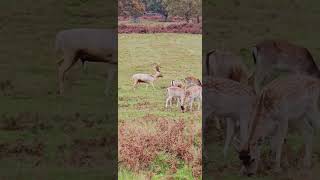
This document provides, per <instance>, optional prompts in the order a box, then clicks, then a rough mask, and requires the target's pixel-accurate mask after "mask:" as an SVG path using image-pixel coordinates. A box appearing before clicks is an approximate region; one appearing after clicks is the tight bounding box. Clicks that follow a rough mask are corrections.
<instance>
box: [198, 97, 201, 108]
mask: <svg viewBox="0 0 320 180" xmlns="http://www.w3.org/2000/svg"><path fill="white" fill-rule="evenodd" d="M201 105H202V101H201V99H199V104H198V111H200V108H201Z"/></svg>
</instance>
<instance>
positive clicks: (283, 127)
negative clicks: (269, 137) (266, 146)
mask: <svg viewBox="0 0 320 180" xmlns="http://www.w3.org/2000/svg"><path fill="white" fill-rule="evenodd" d="M287 132H288V119H287V118H286V117H285V118H283V119H282V120H280V124H279V127H278V129H277V135H276V137H275V138H276V139H275V143H276V144H275V150H276V152H275V153H276V157H275V165H274V170H275V172H279V171H281V166H280V161H281V153H282V146H283V143H284V140H285V138H286V135H287Z"/></svg>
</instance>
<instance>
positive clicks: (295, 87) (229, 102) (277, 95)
mask: <svg viewBox="0 0 320 180" xmlns="http://www.w3.org/2000/svg"><path fill="white" fill-rule="evenodd" d="M80 37H81V38H80ZM106 39H110V41H107V40H106ZM116 42H117V40H116V32H115V31H112V30H99V29H73V30H66V31H62V32H60V33H58V34H57V36H56V42H55V47H56V51H57V53H58V54H59V55H60V56H59V57H60V58H61V60H60V61H59V62H58V80H59V93H61V94H62V93H63V92H64V85H63V81H64V78H65V74H66V73H67V71H68V70H69V69H70V68H71V67H72V66H73V65H74V64H75V63H76V62H77V61H79V60H81V62H82V63H83V65H84V63H85V62H105V63H108V64H109V67H110V69H109V70H108V80H107V82H109V81H111V80H112V79H114V77H115V71H116V70H115V69H116V65H117V50H116V47H117V44H116ZM250 52H251V53H252V59H253V62H254V71H253V72H249V70H248V68H247V66H246V65H245V64H244V62H243V60H242V58H241V56H238V55H236V54H234V53H231V52H227V51H224V50H217V49H214V50H211V51H209V52H208V53H207V54H206V58H205V59H204V63H203V65H204V69H203V70H204V72H203V84H202V83H201V81H200V80H199V79H197V78H195V77H193V76H189V77H186V78H184V79H182V80H172V81H171V83H170V86H169V87H168V88H166V94H167V98H166V102H165V107H166V108H168V107H169V106H172V101H173V100H176V101H177V106H180V108H181V111H182V112H185V110H187V108H188V107H189V110H190V111H192V107H193V103H194V102H195V101H198V102H199V104H198V110H200V107H201V104H202V96H204V98H205V101H204V104H203V109H204V111H203V129H204V133H206V132H208V131H206V129H207V122H208V121H209V120H210V119H213V120H215V121H216V123H217V124H219V122H220V121H222V122H223V121H225V122H226V140H225V145H224V150H223V153H224V156H226V155H227V151H228V147H229V145H230V144H231V143H235V144H236V146H235V147H236V151H237V152H238V155H239V159H240V161H241V165H242V168H241V172H242V173H244V174H246V175H254V174H256V173H257V170H258V168H259V165H261V163H260V162H261V161H259V160H260V156H261V153H260V151H261V145H262V144H263V143H264V140H265V139H266V137H270V138H271V141H270V146H271V148H270V149H271V151H272V155H274V157H272V159H273V161H274V170H275V171H280V170H281V155H282V149H283V145H284V144H285V142H286V139H287V136H288V133H289V132H290V133H291V132H294V131H298V132H300V133H301V134H302V136H303V138H304V141H303V142H304V146H305V148H304V149H305V150H304V151H305V153H304V159H303V162H302V164H303V167H304V168H305V169H308V168H310V167H311V165H312V144H313V135H314V132H315V131H316V130H317V129H318V128H320V119H319V118H320V112H319V110H318V109H319V98H320V80H319V78H320V71H319V69H318V67H317V65H316V63H315V61H314V59H313V57H312V55H311V53H310V52H309V50H308V49H306V48H304V47H300V46H298V45H295V44H292V43H289V42H287V41H283V40H264V41H262V42H260V43H258V44H256V45H255V46H254V47H252V48H251V49H250ZM154 70H155V73H154V74H153V75H152V74H143V73H139V74H134V75H133V76H132V80H133V88H134V89H136V86H137V85H138V84H140V83H145V84H146V85H147V86H146V87H148V85H149V84H150V85H152V87H153V89H154V88H155V87H154V81H156V80H157V79H158V78H160V77H162V74H161V72H160V65H158V64H157V65H155V66H154ZM278 72H286V74H285V75H284V76H281V77H280V75H279V74H277V73H278ZM275 75H278V77H275ZM168 84H169V83H168ZM202 87H204V93H202ZM106 93H108V92H106ZM292 127H295V128H292ZM204 137H205V136H204Z"/></svg>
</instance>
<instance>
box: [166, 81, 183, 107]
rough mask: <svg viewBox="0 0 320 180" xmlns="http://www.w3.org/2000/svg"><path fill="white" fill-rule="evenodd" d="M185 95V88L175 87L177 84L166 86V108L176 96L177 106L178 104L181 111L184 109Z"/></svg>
mask: <svg viewBox="0 0 320 180" xmlns="http://www.w3.org/2000/svg"><path fill="white" fill-rule="evenodd" d="M185 97H186V93H185V89H183V88H180V87H177V86H170V87H168V88H167V99H166V108H168V105H169V103H170V106H172V100H173V98H177V106H178V105H180V108H181V110H182V111H184V106H183V105H184V100H185Z"/></svg>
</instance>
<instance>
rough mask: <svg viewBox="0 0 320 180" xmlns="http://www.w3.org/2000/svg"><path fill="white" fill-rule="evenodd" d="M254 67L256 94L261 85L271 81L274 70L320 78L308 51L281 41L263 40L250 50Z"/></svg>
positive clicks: (319, 72)
mask: <svg viewBox="0 0 320 180" xmlns="http://www.w3.org/2000/svg"><path fill="white" fill-rule="evenodd" d="M252 56H253V60H254V63H255V65H256V68H255V72H254V87H255V91H256V92H257V93H259V92H260V90H261V88H262V85H263V84H267V83H268V82H270V81H271V80H272V74H273V73H275V71H276V70H281V71H287V72H290V73H295V74H304V75H311V76H314V77H318V78H319V77H320V71H319V69H318V67H317V65H316V63H315V61H314V59H313V57H312V55H311V53H310V52H309V51H308V49H306V48H304V47H300V46H297V45H294V44H291V43H289V42H287V41H282V40H265V41H262V42H260V43H258V44H257V45H255V46H254V47H253V48H252Z"/></svg>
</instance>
